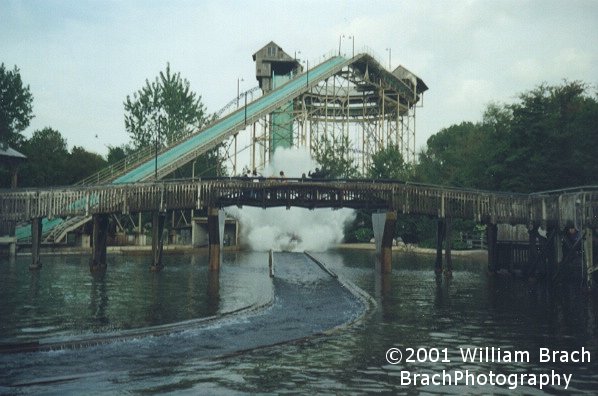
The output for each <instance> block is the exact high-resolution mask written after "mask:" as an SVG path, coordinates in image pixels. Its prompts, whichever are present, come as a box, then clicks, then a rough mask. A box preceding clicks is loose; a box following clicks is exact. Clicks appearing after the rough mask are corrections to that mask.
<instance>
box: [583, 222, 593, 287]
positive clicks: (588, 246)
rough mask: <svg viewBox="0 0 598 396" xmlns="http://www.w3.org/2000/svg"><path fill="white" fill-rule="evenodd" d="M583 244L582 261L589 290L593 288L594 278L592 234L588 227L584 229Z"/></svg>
mask: <svg viewBox="0 0 598 396" xmlns="http://www.w3.org/2000/svg"><path fill="white" fill-rule="evenodd" d="M583 244H584V245H583V252H584V256H583V260H584V261H585V269H586V282H587V286H588V288H591V287H593V277H594V275H593V272H594V232H593V230H592V229H591V228H589V227H587V228H586V229H585V233H584V241H583Z"/></svg>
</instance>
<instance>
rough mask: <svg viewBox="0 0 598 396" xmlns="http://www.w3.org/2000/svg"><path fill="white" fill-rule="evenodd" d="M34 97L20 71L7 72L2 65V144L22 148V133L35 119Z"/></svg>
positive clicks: (0, 134)
mask: <svg viewBox="0 0 598 396" xmlns="http://www.w3.org/2000/svg"><path fill="white" fill-rule="evenodd" d="M32 101H33V96H32V95H31V92H30V91H29V85H27V86H24V85H23V81H22V80H21V74H20V71H19V69H18V68H17V67H16V66H15V67H14V69H13V70H12V71H11V70H7V69H6V67H5V66H4V63H2V64H0V143H6V144H8V145H13V146H16V147H20V145H21V143H22V139H23V137H22V135H21V132H22V131H23V130H24V129H25V128H27V127H28V126H29V121H31V118H33V114H32V106H31V103H32Z"/></svg>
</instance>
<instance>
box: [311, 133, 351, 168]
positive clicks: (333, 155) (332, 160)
mask: <svg viewBox="0 0 598 396" xmlns="http://www.w3.org/2000/svg"><path fill="white" fill-rule="evenodd" d="M350 151H351V143H350V141H349V138H348V137H347V136H333V137H332V138H328V137H327V136H326V135H324V136H323V137H322V139H321V140H320V143H319V145H318V146H316V148H315V150H314V158H315V160H316V162H317V163H318V164H320V166H321V167H322V168H321V170H320V176H322V177H331V178H351V177H356V176H357V175H358V174H359V171H358V169H357V165H355V163H354V161H353V159H352V158H351V157H350V156H349V152H350Z"/></svg>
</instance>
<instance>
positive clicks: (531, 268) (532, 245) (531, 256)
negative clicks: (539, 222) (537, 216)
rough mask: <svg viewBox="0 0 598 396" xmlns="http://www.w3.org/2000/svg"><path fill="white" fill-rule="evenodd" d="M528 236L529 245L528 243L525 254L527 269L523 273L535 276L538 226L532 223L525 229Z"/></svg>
mask: <svg viewBox="0 0 598 396" xmlns="http://www.w3.org/2000/svg"><path fill="white" fill-rule="evenodd" d="M527 233H528V237H529V245H528V249H529V251H528V256H527V269H526V270H525V273H527V276H532V277H533V276H535V275H536V272H537V269H536V267H537V265H538V247H537V242H538V226H536V225H532V226H531V227H529V228H528V229H527Z"/></svg>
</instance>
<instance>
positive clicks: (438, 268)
mask: <svg viewBox="0 0 598 396" xmlns="http://www.w3.org/2000/svg"><path fill="white" fill-rule="evenodd" d="M445 234H446V227H445V222H444V219H441V218H439V219H438V220H437V221H436V261H435V262H434V272H436V273H437V274H439V273H441V272H442V245H443V242H444V238H445Z"/></svg>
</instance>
